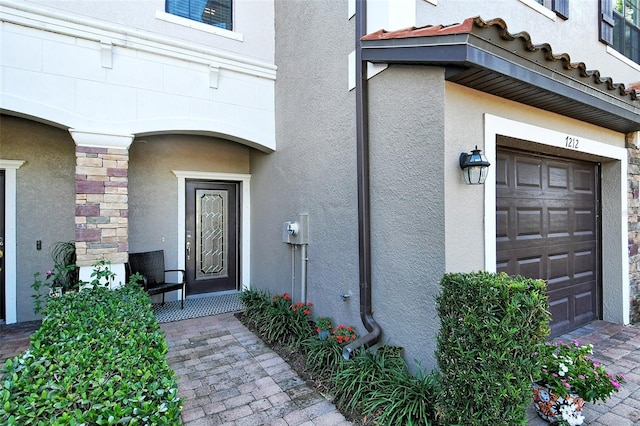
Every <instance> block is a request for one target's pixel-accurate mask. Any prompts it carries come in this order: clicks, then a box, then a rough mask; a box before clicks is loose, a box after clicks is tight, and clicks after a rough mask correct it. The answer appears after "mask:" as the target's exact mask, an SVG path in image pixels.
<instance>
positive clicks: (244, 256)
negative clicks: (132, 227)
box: [172, 170, 251, 294]
mask: <svg viewBox="0 0 640 426" xmlns="http://www.w3.org/2000/svg"><path fill="white" fill-rule="evenodd" d="M172 172H173V174H174V175H176V177H177V178H178V202H177V205H178V215H177V217H178V247H177V248H176V249H177V258H178V269H184V268H185V253H184V246H185V243H186V237H185V228H186V180H187V179H198V180H210V181H226V182H234V183H239V184H240V188H239V191H238V197H239V198H240V211H239V214H240V223H239V224H238V226H239V228H240V238H239V240H238V244H239V246H240V247H239V251H238V256H239V257H240V269H239V271H238V273H239V274H240V276H239V277H238V283H239V287H240V290H242V289H244V288H247V289H248V288H250V286H251V252H250V248H251V175H250V174H245V173H218V172H199V171H189V170H172ZM235 292H236V291H235V290H230V291H226V292H225V291H221V292H219V293H217V294H225V293H235Z"/></svg>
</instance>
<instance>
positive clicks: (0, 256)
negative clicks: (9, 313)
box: [0, 170, 7, 321]
mask: <svg viewBox="0 0 640 426" xmlns="http://www.w3.org/2000/svg"><path fill="white" fill-rule="evenodd" d="M4 181H5V179H4V170H0V321H4V320H6V318H7V317H6V313H5V287H4V285H5V284H4V283H5V279H4V269H5V268H4V249H5V245H4V226H5V225H4V224H5V213H4V206H5V200H4V199H5V189H4Z"/></svg>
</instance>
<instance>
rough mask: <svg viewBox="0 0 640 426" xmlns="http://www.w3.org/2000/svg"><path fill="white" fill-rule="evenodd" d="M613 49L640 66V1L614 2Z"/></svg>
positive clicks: (618, 0)
mask: <svg viewBox="0 0 640 426" xmlns="http://www.w3.org/2000/svg"><path fill="white" fill-rule="evenodd" d="M614 1H615V5H614V9H613V22H614V25H613V48H614V49H616V50H617V51H618V52H620V53H622V54H623V55H624V56H626V57H627V58H629V59H631V60H632V61H634V62H636V63H638V64H640V0H614Z"/></svg>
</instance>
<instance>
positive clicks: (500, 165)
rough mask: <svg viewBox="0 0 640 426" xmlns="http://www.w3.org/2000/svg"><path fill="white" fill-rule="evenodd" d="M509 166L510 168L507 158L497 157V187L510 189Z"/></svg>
mask: <svg viewBox="0 0 640 426" xmlns="http://www.w3.org/2000/svg"><path fill="white" fill-rule="evenodd" d="M507 166H508V162H507V158H505V157H501V156H497V158H496V170H495V173H496V186H497V187H509V178H508V169H507Z"/></svg>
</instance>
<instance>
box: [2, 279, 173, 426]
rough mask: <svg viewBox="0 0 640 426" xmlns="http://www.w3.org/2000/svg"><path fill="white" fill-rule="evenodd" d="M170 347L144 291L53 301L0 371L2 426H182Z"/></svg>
mask: <svg viewBox="0 0 640 426" xmlns="http://www.w3.org/2000/svg"><path fill="white" fill-rule="evenodd" d="M166 352H167V344H166V342H165V339H164V335H163V333H162V331H161V330H160V327H159V326H158V323H157V320H156V318H155V316H154V314H153V311H152V309H151V301H150V299H149V297H148V296H147V295H146V294H145V293H144V291H143V290H142V288H141V287H140V286H139V285H137V284H135V283H129V284H127V285H125V286H124V287H122V288H120V289H118V290H113V291H111V290H108V289H105V288H104V287H102V286H98V287H95V288H93V289H89V290H83V291H81V292H78V293H70V294H67V295H65V296H63V297H58V298H50V299H49V300H48V302H47V305H46V308H45V309H44V311H43V321H42V326H41V327H40V329H39V330H37V331H36V332H35V333H34V334H33V335H32V336H31V347H30V348H29V349H28V350H27V351H25V352H24V353H23V354H21V355H19V356H17V357H15V358H13V359H10V360H7V362H6V364H5V366H4V368H3V369H2V372H1V373H0V377H1V380H0V424H3V425H32V424H34V425H35V424H43V425H44V424H70V425H74V424H77V425H80V424H97V425H107V424H109V425H111V424H127V425H144V424H154V425H177V424H180V410H181V404H182V401H181V399H180V398H178V396H177V392H178V389H177V386H176V382H175V380H174V378H173V371H172V370H171V369H170V368H169V367H168V365H167V363H166V360H165V354H166Z"/></svg>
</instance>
